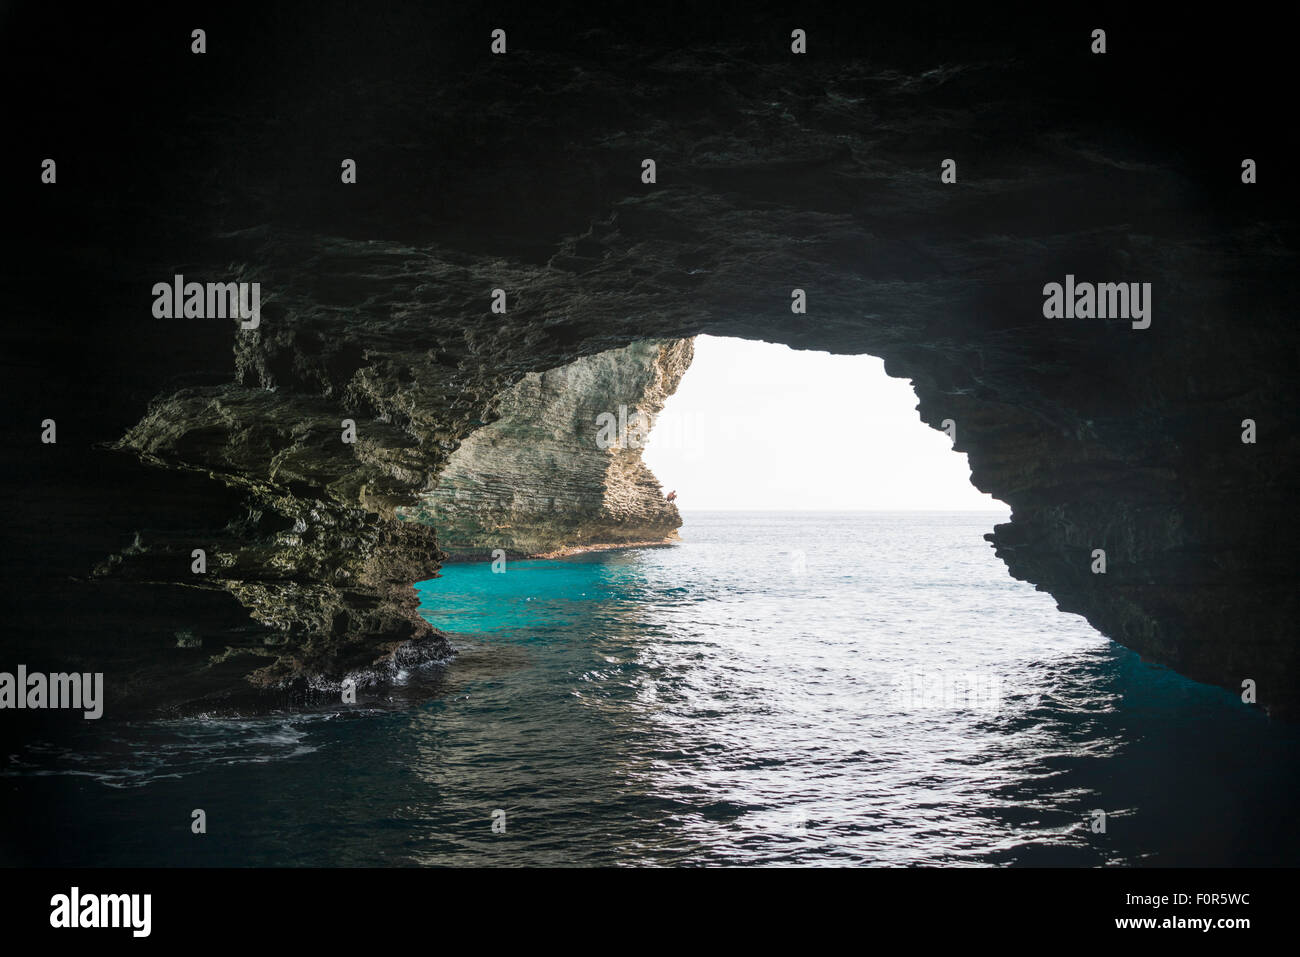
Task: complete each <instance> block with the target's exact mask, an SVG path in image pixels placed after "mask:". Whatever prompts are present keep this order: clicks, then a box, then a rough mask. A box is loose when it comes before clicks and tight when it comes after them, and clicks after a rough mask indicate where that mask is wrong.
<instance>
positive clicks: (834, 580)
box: [0, 512, 1300, 867]
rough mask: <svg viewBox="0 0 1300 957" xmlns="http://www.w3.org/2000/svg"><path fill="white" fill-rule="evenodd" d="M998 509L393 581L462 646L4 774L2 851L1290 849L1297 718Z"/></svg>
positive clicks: (1053, 859) (708, 528)
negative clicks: (329, 694) (23, 845)
mask: <svg viewBox="0 0 1300 957" xmlns="http://www.w3.org/2000/svg"><path fill="white" fill-rule="evenodd" d="M1004 517H1005V516H1003V515H1001V514H999V513H996V512H960V513H947V512H882V513H867V512H856V513H836V514H833V513H814V512H802V513H784V514H783V513H771V512H764V513H743V512H714V513H699V512H688V513H686V514H685V518H686V524H685V526H684V527H683V528H682V538H683V541H682V543H681V544H679V545H675V546H671V547H662V548H643V549H633V550H626V551H609V552H598V553H590V554H587V555H582V556H577V557H573V558H569V559H563V560H557V561H517V562H515V561H512V562H508V563H506V565H505V568H504V571H498V572H494V571H493V568H492V565H491V564H490V563H481V564H460V565H449V566H447V567H446V568H444V569H443V572H442V575H441V577H439V578H437V579H434V580H431V581H426V582H421V583H420V584H419V585H418V586H417V589H418V591H419V594H420V596H421V599H422V604H423V613H424V614H425V616H426V617H427V618H428V620H429V621H430V622H431V623H432V624H433V625H435V626H436V627H438V628H440V629H442V630H444V631H446V632H448V633H450V634H451V635H452V640H453V643H454V645H455V646H456V648H457V649H458V652H459V654H458V656H457V657H456V658H455V659H453V660H452V661H450V662H447V663H444V664H434V665H429V666H426V667H425V668H422V669H420V670H417V671H412V672H411V673H409V674H407V675H405V676H404V677H403V679H402V681H401V682H400V683H399V684H398V685H397V686H395V687H392V688H389V689H386V690H384V691H383V692H382V693H378V692H375V691H373V690H372V691H367V690H366V689H362V690H361V692H360V693H359V696H358V703H357V704H356V705H343V704H339V705H337V706H332V707H326V708H319V709H314V710H306V711H295V712H286V713H282V714H274V715H261V716H255V717H230V716H222V717H215V716H212V717H205V718H188V719H184V720H166V721H132V722H121V721H116V722H115V721H114V720H112V716H111V715H109V714H106V716H105V717H104V718H103V719H101V720H100V721H97V722H92V721H88V722H82V724H84V726H85V727H84V730H83V729H80V728H79V729H78V732H77V734H78V735H79V737H78V738H77V740H75V741H73V742H71V744H70V746H69V745H67V744H65V745H63V746H58V747H55V746H54V745H52V744H49V743H45V742H39V741H35V742H29V743H28V744H27V745H26V746H25V747H24V748H23V749H22V750H21V751H20V752H19V753H17V754H13V755H8V756H6V757H7V760H6V762H5V764H4V765H3V767H4V771H3V773H2V774H0V789H3V790H4V791H8V792H10V796H11V797H12V796H14V795H15V794H17V793H21V796H22V797H24V799H25V800H24V802H23V803H24V804H25V805H26V806H36V807H41V808H43V809H44V812H43V813H48V815H49V817H48V819H47V820H29V821H27V822H26V823H25V824H24V827H25V828H29V829H36V830H38V831H48V832H49V833H50V834H57V835H58V838H57V840H50V841H47V842H45V849H44V850H43V851H42V852H41V854H40V856H38V857H37V858H33V857H32V856H31V852H30V851H25V852H24V853H23V854H22V855H17V854H16V853H15V852H14V850H13V849H12V848H8V849H5V848H0V862H3V863H38V864H58V865H94V864H104V865H128V866H130V865H182V866H184V865H194V866H199V865H225V866H243V865H261V866H267V865H270V866H276V865H316V866H329V865H408V866H409V865H415V866H446V865H470V866H529V865H544V866H566V865H601V866H610V865H746V864H758V865H787V866H788V865H793V866H808V865H841V866H842V865H867V866H902V865H962V866H1000V865H1052V866H1084V867H1095V866H1108V865H1208V866H1226V865H1295V864H1300V837H1298V836H1297V835H1298V831H1300V829H1297V827H1296V825H1295V821H1294V817H1293V814H1294V794H1295V793H1296V790H1297V785H1298V784H1300V727H1297V726H1293V725H1285V724H1280V723H1277V722H1274V721H1270V720H1269V719H1268V718H1267V717H1266V716H1264V715H1263V714H1261V713H1259V712H1258V711H1257V710H1255V709H1253V708H1251V707H1248V706H1246V705H1243V704H1242V703H1241V702H1240V700H1239V698H1238V697H1237V696H1236V695H1234V694H1233V693H1231V692H1229V691H1224V690H1221V689H1218V688H1212V687H1208V686H1205V685H1201V684H1197V683H1195V682H1192V681H1189V680H1187V679H1185V678H1182V677H1179V676H1178V675H1176V674H1173V673H1171V672H1169V671H1168V670H1166V669H1164V668H1161V667H1157V666H1154V665H1150V664H1147V663H1144V662H1142V661H1141V660H1140V659H1139V658H1138V656H1137V655H1135V654H1133V653H1132V652H1129V651H1127V650H1125V649H1124V648H1121V647H1120V646H1118V645H1116V644H1114V643H1112V642H1110V641H1109V640H1107V639H1106V638H1104V637H1102V636H1101V635H1099V634H1098V633H1097V632H1096V631H1094V630H1093V629H1092V628H1091V627H1090V626H1089V625H1088V624H1087V622H1085V621H1084V620H1083V619H1081V618H1079V617H1078V616H1075V615H1067V614H1062V613H1061V612H1058V611H1057V610H1056V607H1055V603H1054V601H1053V600H1052V598H1051V597H1050V596H1048V595H1046V594H1044V593H1041V592H1037V591H1035V590H1034V588H1033V587H1032V586H1030V585H1028V584H1025V583H1024V582H1018V581H1015V580H1013V579H1012V578H1011V577H1010V576H1009V575H1008V573H1007V571H1006V568H1005V566H1004V565H1003V564H1002V563H1001V562H1000V561H998V560H997V559H996V558H995V557H994V555H993V551H992V548H991V547H990V546H989V545H988V544H987V543H986V542H984V541H983V539H982V536H983V534H984V533H985V532H987V531H990V530H991V529H992V527H993V525H994V524H995V523H996V522H999V521H1002V520H1004ZM195 808H202V809H203V810H204V811H205V812H206V816H207V833H206V834H203V835H194V834H192V833H191V830H190V823H191V811H192V809H195ZM11 823H13V822H11ZM56 824H57V826H56ZM14 826H17V824H14Z"/></svg>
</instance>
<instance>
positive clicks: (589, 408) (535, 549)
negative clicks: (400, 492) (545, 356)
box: [398, 339, 693, 556]
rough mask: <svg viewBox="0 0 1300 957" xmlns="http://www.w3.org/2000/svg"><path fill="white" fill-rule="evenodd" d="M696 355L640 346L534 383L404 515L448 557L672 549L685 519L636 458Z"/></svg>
mask: <svg viewBox="0 0 1300 957" xmlns="http://www.w3.org/2000/svg"><path fill="white" fill-rule="evenodd" d="M692 352H693V347H692V343H691V340H689V339H682V340H673V341H656V342H640V343H635V344H633V345H630V346H627V347H625V348H623V349H616V350H612V351H610V352H602V353H600V354H598V355H594V356H586V357H584V358H581V359H578V360H577V361H576V362H571V363H569V364H568V365H564V366H560V367H559V368H557V369H550V370H547V371H546V372H540V373H539V372H532V373H529V374H528V375H527V376H525V377H524V378H523V379H522V380H520V381H519V382H517V383H515V385H513V386H511V387H510V388H509V389H507V390H506V391H505V393H504V394H503V395H502V396H501V398H500V400H499V402H498V413H499V416H500V417H499V418H498V419H496V421H494V422H492V423H491V424H490V425H486V426H483V427H482V428H480V429H478V430H477V431H475V432H473V433H472V434H471V435H470V436H469V438H467V439H466V440H465V441H464V442H463V443H461V446H460V448H459V449H457V450H456V451H455V452H454V453H453V454H452V456H451V458H450V459H449V460H448V462H447V465H446V466H445V467H444V468H443V470H442V472H441V473H439V475H438V479H437V487H436V488H435V489H434V490H433V491H432V492H428V493H425V494H424V495H422V496H421V498H420V504H419V505H418V506H417V507H416V508H414V509H411V510H410V511H409V512H405V511H402V510H399V513H398V514H399V516H402V517H407V518H412V519H414V520H417V521H420V522H422V523H424V524H426V525H430V526H433V527H434V528H436V529H437V530H438V535H439V540H440V543H441V546H442V548H443V549H444V550H445V551H446V552H448V553H449V554H451V555H453V556H471V555H472V556H483V555H485V554H490V553H491V552H492V550H494V549H498V548H499V549H502V550H504V551H505V552H506V553H508V554H511V555H535V554H540V553H545V552H552V551H557V550H561V549H564V548H568V547H575V546H590V545H598V544H620V543H628V542H652V541H653V542H659V541H666V540H671V539H672V538H675V537H676V531H677V528H678V527H679V526H680V525H681V516H680V515H679V514H678V512H677V506H676V505H674V504H672V503H671V502H667V501H665V500H664V494H663V490H662V489H661V488H660V485H659V482H658V481H656V479H655V477H654V476H653V475H652V474H651V473H650V470H649V469H647V468H646V466H645V463H644V462H642V461H641V452H642V448H643V445H644V442H645V439H646V433H647V431H648V427H649V425H650V423H652V422H653V420H654V417H655V416H657V415H658V414H659V413H660V411H662V409H663V406H664V401H665V400H666V399H667V398H668V396H670V395H671V394H672V393H673V391H674V390H675V389H676V388H677V384H678V383H679V382H680V381H681V377H682V375H683V374H684V373H685V372H686V369H687V367H688V366H689V365H690V361H691V355H692ZM611 426H612V427H611ZM611 433H612V434H611Z"/></svg>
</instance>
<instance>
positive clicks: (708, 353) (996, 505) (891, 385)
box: [643, 336, 1008, 514]
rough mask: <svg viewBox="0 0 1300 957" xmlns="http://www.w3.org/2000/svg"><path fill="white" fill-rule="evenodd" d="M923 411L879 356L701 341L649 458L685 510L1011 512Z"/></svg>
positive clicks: (653, 436)
mask: <svg viewBox="0 0 1300 957" xmlns="http://www.w3.org/2000/svg"><path fill="white" fill-rule="evenodd" d="M916 405H917V400H916V394H915V393H914V392H913V391H912V386H911V384H910V383H909V382H908V380H906V379H891V378H890V377H889V376H887V375H885V363H884V361H883V360H881V359H877V358H875V357H874V356H833V355H830V354H829V353H825V352H798V351H795V350H793V349H790V348H788V347H787V346H781V345H773V344H771V343H768V342H752V341H749V340H745V339H719V338H715V337H713V336H699V337H698V338H697V339H696V340H695V361H694V362H693V363H691V367H690V369H689V370H688V371H687V373H686V376H685V377H684V378H683V379H682V382H681V385H680V386H678V389H677V392H676V393H675V394H674V395H673V396H672V397H670V398H669V400H668V404H667V405H666V406H665V407H664V411H663V413H662V414H661V415H660V416H659V420H658V422H656V423H655V427H654V431H653V432H651V433H650V439H649V442H648V444H647V446H646V449H645V452H644V455H643V457H644V459H645V462H646V464H647V465H649V466H650V470H651V471H652V472H654V474H655V475H656V476H657V477H658V478H659V481H660V482H662V483H663V487H664V491H665V492H667V491H668V490H670V489H676V490H677V494H678V499H677V504H678V505H679V506H680V507H681V508H683V509H686V510H691V509H699V510H722V509H743V510H752V511H764V510H770V511H797V510H818V509H834V510H842V511H848V510H853V509H938V510H953V511H955V510H959V509H989V510H996V511H1000V512H1003V513H1004V514H1005V513H1007V511H1008V509H1007V507H1006V506H1005V505H1003V504H1002V503H1001V502H999V501H997V500H996V499H994V498H992V497H991V496H989V495H985V494H983V493H982V492H980V491H978V490H977V489H976V488H975V486H973V485H971V484H970V469H969V468H968V467H967V465H966V456H965V454H963V453H961V452H954V451H953V449H952V442H951V441H950V440H949V438H948V437H947V436H946V435H945V434H944V433H943V432H940V431H939V430H937V429H932V428H930V427H929V426H927V425H925V424H924V423H923V422H922V421H921V419H920V416H919V415H917V412H916ZM957 428H958V429H960V428H961V423H960V422H958V423H957ZM959 434H960V433H959Z"/></svg>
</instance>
